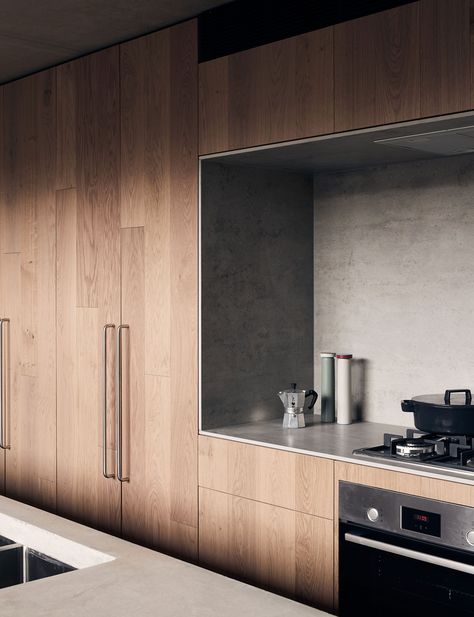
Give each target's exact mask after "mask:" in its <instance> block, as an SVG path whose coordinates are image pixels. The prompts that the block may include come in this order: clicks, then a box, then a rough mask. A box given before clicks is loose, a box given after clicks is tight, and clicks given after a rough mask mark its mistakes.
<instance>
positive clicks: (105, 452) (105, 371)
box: [102, 323, 115, 478]
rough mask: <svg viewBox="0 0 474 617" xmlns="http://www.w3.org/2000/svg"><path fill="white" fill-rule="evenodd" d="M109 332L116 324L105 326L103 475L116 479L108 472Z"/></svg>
mask: <svg viewBox="0 0 474 617" xmlns="http://www.w3.org/2000/svg"><path fill="white" fill-rule="evenodd" d="M108 330H115V324H113V323H108V324H106V325H105V326H104V339H103V354H104V355H103V360H104V393H103V394H104V401H103V402H104V408H103V412H102V473H103V475H104V478H115V474H114V473H109V472H108V470H107V407H108V404H107V377H108V374H107V368H108V359H107V332H108Z"/></svg>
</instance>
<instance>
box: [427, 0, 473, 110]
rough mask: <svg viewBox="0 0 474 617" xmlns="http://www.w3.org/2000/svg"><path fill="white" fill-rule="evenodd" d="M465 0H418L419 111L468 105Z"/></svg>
mask: <svg viewBox="0 0 474 617" xmlns="http://www.w3.org/2000/svg"><path fill="white" fill-rule="evenodd" d="M469 8H470V7H469V0H456V2H453V1H452V0H421V18H420V27H421V115H422V116H436V115H438V114H446V113H453V112H456V111H462V110H465V109H470V108H471V89H470V74H471V73H470V72H471V65H470V60H471V54H470V24H469Z"/></svg>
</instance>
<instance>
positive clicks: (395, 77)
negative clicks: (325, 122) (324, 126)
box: [334, 3, 420, 131]
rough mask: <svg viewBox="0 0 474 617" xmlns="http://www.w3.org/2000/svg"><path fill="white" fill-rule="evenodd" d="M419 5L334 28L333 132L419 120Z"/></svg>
mask: <svg viewBox="0 0 474 617" xmlns="http://www.w3.org/2000/svg"><path fill="white" fill-rule="evenodd" d="M418 31H419V7H418V3H413V4H409V5H407V6H402V7H398V8H395V9H392V10H389V11H382V12H380V13H376V14H375V15H369V16H367V17H363V18H360V19H354V20H351V21H347V22H345V23H342V24H338V25H337V26H335V35H334V47H335V52H334V67H335V130H336V131H344V130H349V129H354V128H359V127H364V126H374V125H377V124H388V123H390V122H399V121H402V120H408V119H410V118H416V117H418V116H419V115H420V68H419V66H420V61H419V58H420V41H419V34H418Z"/></svg>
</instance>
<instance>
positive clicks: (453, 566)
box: [344, 533, 474, 574]
mask: <svg viewBox="0 0 474 617" xmlns="http://www.w3.org/2000/svg"><path fill="white" fill-rule="evenodd" d="M344 538H345V540H346V542H352V543H353V544H359V545H360V546H367V547H369V548H374V549H376V550H379V551H384V552H385V553H392V554H393V555H399V556H400V557H408V558H409V559H416V560H418V561H423V562H425V563H430V564H432V565H434V566H441V567H442V568H449V569H450V570H457V571H458V572H465V573H466V574H474V566H471V565H469V564H467V563H462V562H460V561H453V560H452V559H445V558H444V557H437V556H436V555H429V554H427V553H420V552H419V551H414V550H412V549H410V548H404V547H402V546H396V545H394V544H387V542H380V541H379V540H372V539H371V538H364V537H363V536H356V535H354V534H353V533H346V534H344Z"/></svg>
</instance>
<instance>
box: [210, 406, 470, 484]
mask: <svg viewBox="0 0 474 617" xmlns="http://www.w3.org/2000/svg"><path fill="white" fill-rule="evenodd" d="M305 421H306V427H305V428H300V429H284V428H283V426H282V420H281V418H279V419H277V420H266V421H260V422H249V423H246V424H237V425H232V426H224V427H220V428H215V429H212V430H209V431H204V430H201V431H200V434H201V435H206V436H209V437H219V438H222V439H230V440H233V441H240V442H244V443H250V444H256V445H261V446H266V447H272V448H278V449H281V450H288V451H290V452H299V453H302V454H310V455H313V456H321V457H324V458H331V459H334V460H339V461H346V462H349V463H358V464H360V465H368V466H371V467H377V468H379V469H389V470H391V471H394V469H395V470H396V471H402V472H405V473H411V474H415V475H422V476H426V477H430V478H436V479H441V480H451V481H454V482H461V483H464V484H471V485H472V484H474V472H472V471H464V472H463V471H457V470H453V471H451V470H449V469H441V468H439V467H435V468H434V467H433V466H429V465H424V464H423V463H408V462H405V461H401V460H400V461H399V460H393V461H392V460H384V461H381V460H380V459H375V458H363V457H360V456H355V455H354V454H352V452H353V450H355V449H358V448H367V447H371V446H378V445H380V444H381V443H383V435H384V433H393V434H395V435H404V434H405V431H406V427H404V426H394V425H390V424H378V423H375V422H355V423H353V424H348V425H344V424H336V423H330V424H322V423H321V421H320V416H319V415H313V414H308V415H305Z"/></svg>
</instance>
